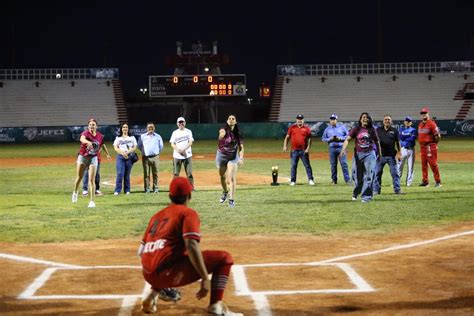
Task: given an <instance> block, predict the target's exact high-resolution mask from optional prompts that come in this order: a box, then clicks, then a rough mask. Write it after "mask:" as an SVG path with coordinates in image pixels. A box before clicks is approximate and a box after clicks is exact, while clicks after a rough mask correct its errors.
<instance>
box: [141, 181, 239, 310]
mask: <svg viewBox="0 0 474 316" xmlns="http://www.w3.org/2000/svg"><path fill="white" fill-rule="evenodd" d="M192 190H193V186H192V185H191V183H190V182H189V180H188V179H187V178H183V177H176V178H174V179H173V180H172V181H171V184H170V189H169V197H170V200H171V204H170V205H168V206H167V207H165V208H164V209H162V210H161V211H159V212H158V213H156V214H155V215H153V216H152V218H151V219H150V221H149V223H148V227H147V229H146V231H145V234H144V235H143V239H142V241H141V244H140V248H139V250H138V253H139V255H140V257H141V262H142V269H143V271H142V272H143V277H144V278H145V280H146V281H147V282H148V283H150V284H151V288H152V291H151V292H150V293H149V294H148V295H147V297H146V298H145V299H144V300H143V302H142V310H143V312H145V313H154V312H156V310H157V308H156V304H157V300H156V298H157V296H158V295H159V293H160V291H161V290H162V289H163V288H171V287H181V286H185V285H188V284H191V283H194V282H196V281H198V280H201V281H200V288H199V290H198V291H197V293H196V297H197V298H198V299H202V298H204V297H206V296H207V294H208V293H209V291H210V292H211V295H210V304H209V306H208V309H207V311H208V313H209V314H211V315H233V316H238V315H242V314H240V313H233V312H231V311H229V310H228V309H227V307H226V306H225V304H224V303H223V302H222V299H223V296H224V290H225V288H226V285H227V280H228V278H229V274H230V269H231V267H232V265H233V264H234V262H233V259H232V256H231V255H230V253H228V252H226V251H219V250H206V251H201V248H200V246H199V242H200V240H201V230H200V219H199V215H198V213H197V212H196V211H195V210H193V209H191V208H189V207H188V204H189V202H190V200H191V192H192ZM210 273H212V280H209V274H210Z"/></svg>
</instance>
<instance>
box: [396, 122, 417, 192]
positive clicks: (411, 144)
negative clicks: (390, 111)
mask: <svg viewBox="0 0 474 316" xmlns="http://www.w3.org/2000/svg"><path fill="white" fill-rule="evenodd" d="M412 123H413V122H412V119H411V117H410V116H407V117H405V121H404V122H403V125H402V126H400V128H399V129H398V132H399V136H400V145H401V146H402V148H401V157H400V161H399V162H398V173H399V175H400V179H401V178H402V175H403V166H404V165H405V162H406V164H407V167H408V172H407V178H406V185H407V187H410V186H411V184H412V182H413V174H414V170H415V168H414V166H415V141H416V136H417V132H416V128H414V127H413V126H412Z"/></svg>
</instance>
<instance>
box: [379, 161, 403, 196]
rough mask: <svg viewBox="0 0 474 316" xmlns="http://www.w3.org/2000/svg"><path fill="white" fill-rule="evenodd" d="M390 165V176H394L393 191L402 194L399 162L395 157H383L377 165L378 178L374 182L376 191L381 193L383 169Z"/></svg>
mask: <svg viewBox="0 0 474 316" xmlns="http://www.w3.org/2000/svg"><path fill="white" fill-rule="evenodd" d="M385 164H388V165H389V167H390V175H391V176H392V182H393V191H395V193H398V192H400V174H399V173H398V167H397V161H396V159H395V157H389V156H382V158H380V161H379V162H378V163H377V176H376V179H375V182H374V191H375V192H377V193H380V190H381V187H382V175H383V167H384V166H385Z"/></svg>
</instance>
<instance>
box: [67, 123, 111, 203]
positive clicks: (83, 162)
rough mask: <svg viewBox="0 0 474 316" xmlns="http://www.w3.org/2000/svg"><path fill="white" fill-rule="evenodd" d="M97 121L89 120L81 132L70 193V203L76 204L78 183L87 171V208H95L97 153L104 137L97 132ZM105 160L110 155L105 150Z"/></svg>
mask: <svg viewBox="0 0 474 316" xmlns="http://www.w3.org/2000/svg"><path fill="white" fill-rule="evenodd" d="M97 125H98V124H97V121H96V120H95V119H93V118H91V119H89V122H88V124H87V130H85V131H84V132H82V134H81V137H80V139H79V140H80V142H81V148H80V150H79V154H78V155H77V166H76V180H75V181H74V190H73V192H72V198H71V200H72V203H77V196H78V193H77V189H78V188H79V183H80V182H81V180H82V177H83V176H84V170H86V169H88V170H89V189H90V194H89V196H90V201H89V206H88V207H89V208H93V207H95V202H94V200H95V181H94V180H95V173H96V170H97V165H98V164H99V159H98V158H97V154H98V152H99V151H100V150H101V147H102V145H103V144H104V135H102V133H100V132H99V131H98V130H97ZM104 150H105V152H106V153H107V158H108V159H110V154H109V152H108V150H107V149H106V148H104Z"/></svg>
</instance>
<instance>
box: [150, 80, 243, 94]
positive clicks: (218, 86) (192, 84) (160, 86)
mask: <svg viewBox="0 0 474 316" xmlns="http://www.w3.org/2000/svg"><path fill="white" fill-rule="evenodd" d="M149 85H150V89H149V90H148V91H150V97H151V98H163V97H165V98H166V97H213V96H216V97H233V96H245V95H246V87H245V75H241V74H239V75H236V74H233V75H194V76H193V75H181V76H178V75H176V76H150V78H149Z"/></svg>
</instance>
